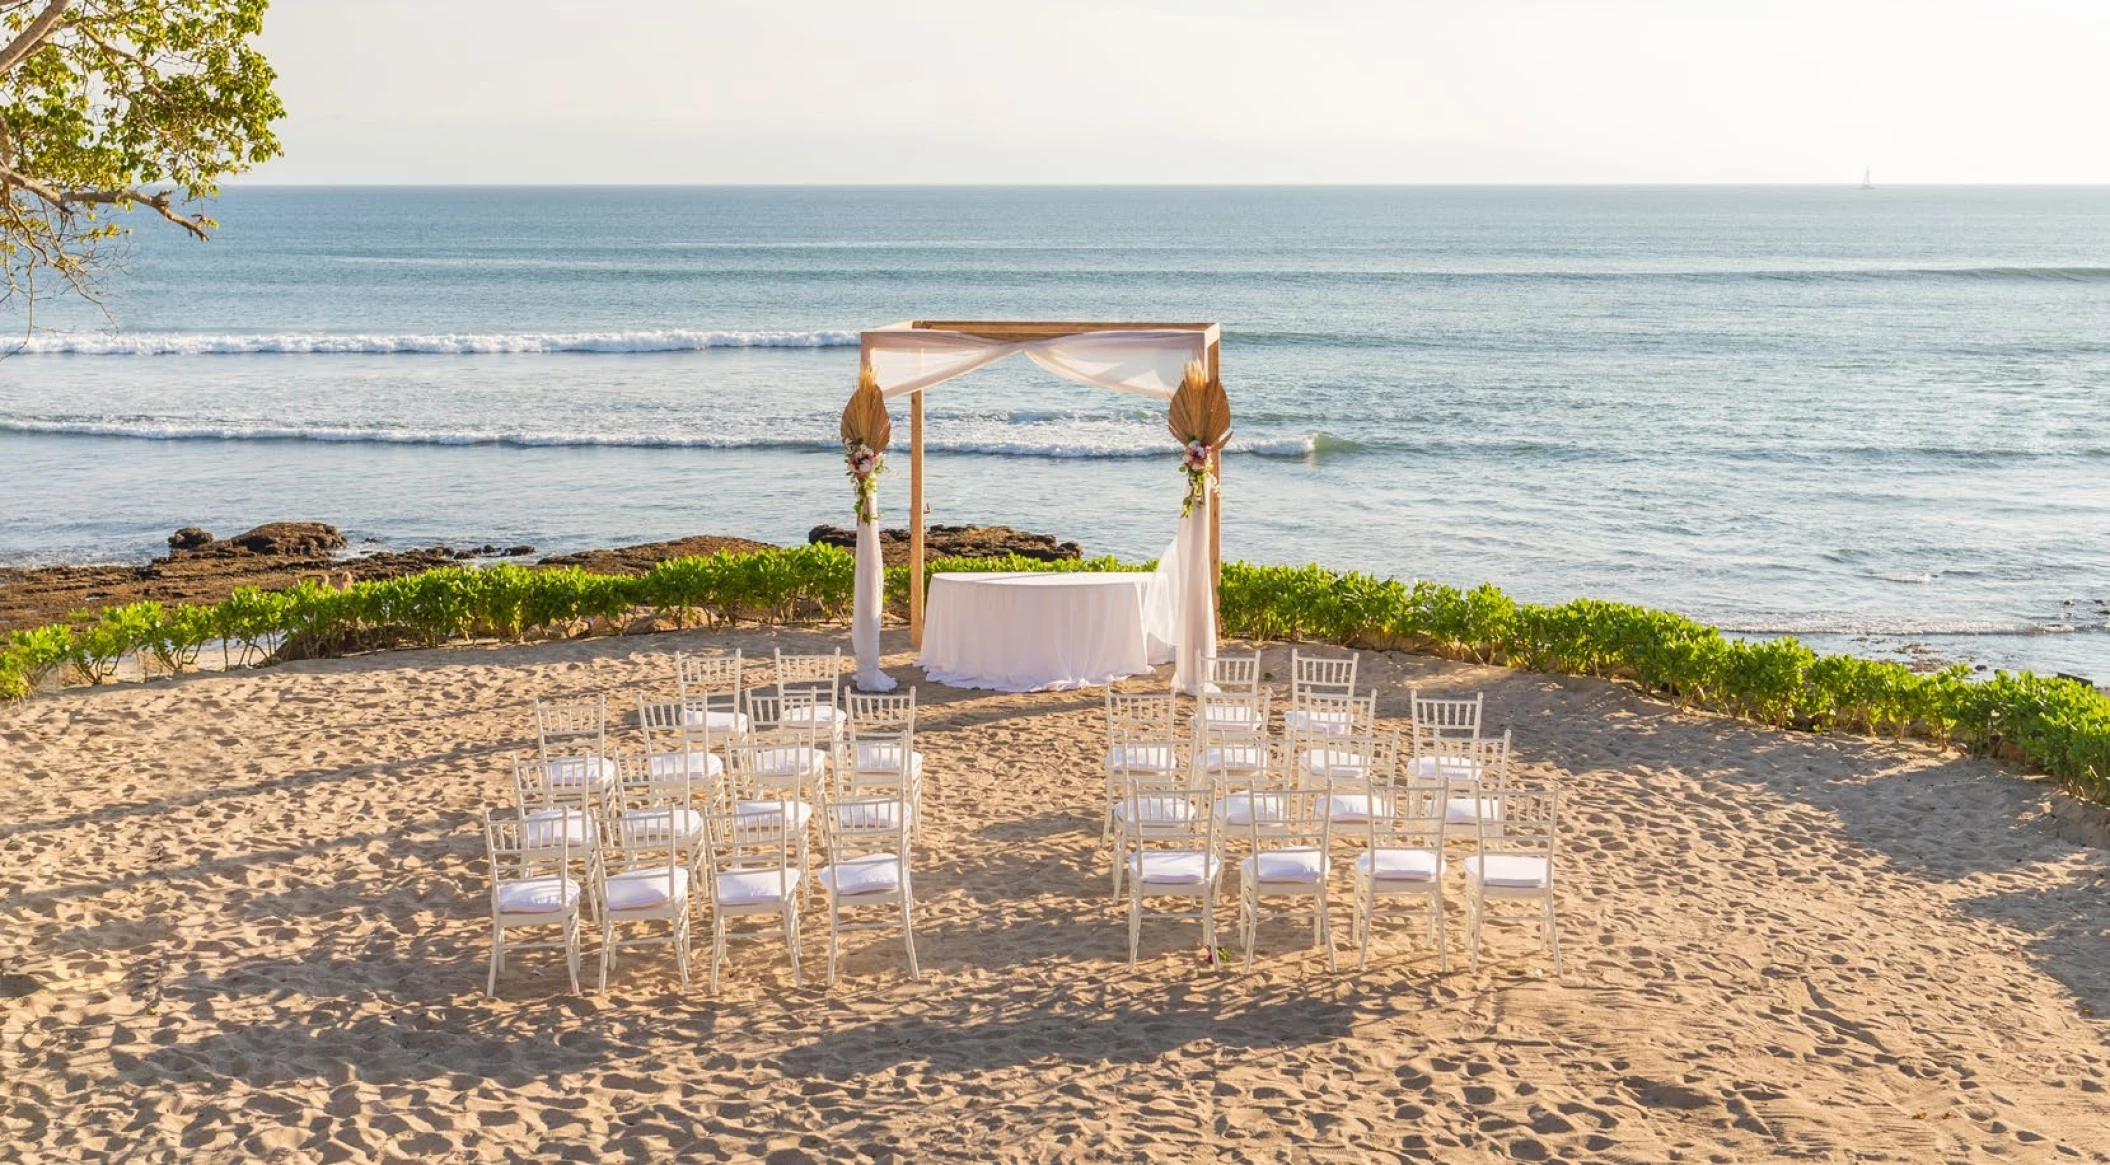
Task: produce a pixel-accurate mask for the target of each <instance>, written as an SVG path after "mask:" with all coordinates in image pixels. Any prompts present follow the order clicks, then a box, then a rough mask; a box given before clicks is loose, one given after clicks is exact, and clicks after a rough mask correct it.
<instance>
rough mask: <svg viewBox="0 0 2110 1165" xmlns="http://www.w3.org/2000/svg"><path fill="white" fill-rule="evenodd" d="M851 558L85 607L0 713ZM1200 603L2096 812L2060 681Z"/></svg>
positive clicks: (752, 589) (1459, 620) (494, 635)
mask: <svg viewBox="0 0 2110 1165" xmlns="http://www.w3.org/2000/svg"><path fill="white" fill-rule="evenodd" d="M1153 565H1154V564H1151V563H1122V562H1118V561H1116V560H1115V559H1112V558H1097V559H1089V560H1086V561H1084V562H1041V561H1038V560H1035V559H1027V558H1018V557H1008V558H982V559H941V560H938V561H934V562H931V563H929V564H928V566H927V568H926V569H927V570H928V571H929V572H931V573H935V572H937V571H941V570H942V571H1003V570H1080V569H1082V570H1148V569H1151V567H1152V566H1153ZM853 567H854V558H853V556H852V555H851V554H850V553H849V552H848V551H846V550H842V549H839V548H836V547H832V546H802V547H797V548H792V549H773V550H761V551H754V552H750V553H744V554H736V553H730V552H728V553H721V554H716V555H711V556H709V557H705V558H682V559H675V560H671V561H668V562H662V563H660V564H659V565H658V566H656V567H654V568H653V569H652V570H651V571H649V572H647V573H645V574H641V575H598V574H589V573H587V572H586V571H583V570H580V569H578V568H576V567H574V568H567V569H561V570H530V569H527V568H525V567H521V566H515V565H510V564H506V565H498V566H490V567H483V568H477V567H442V568H440V569H437V570H432V571H427V572H425V573H423V574H416V575H407V576H405V577H402V578H395V579H387V580H383V581H377V582H360V583H354V584H352V585H351V586H349V587H346V588H343V589H337V588H333V587H327V586H324V585H322V584H320V583H314V582H309V583H303V584H302V585H300V586H298V587H295V588H293V589H291V590H285V591H261V590H257V589H255V588H245V589H243V590H239V591H236V592H235V593H234V594H233V595H232V596H231V597H229V598H228V599H227V600H226V601H224V602H221V603H218V604H215V605H213V606H210V607H197V606H163V605H162V604H160V603H152V602H147V603H133V604H129V605H126V606H121V607H108V608H104V609H102V610H101V611H97V612H82V613H80V614H79V615H78V616H77V617H76V618H75V620H74V621H73V622H72V623H71V624H64V625H53V626H47V627H38V628H34V629H29V630H22V631H17V632H15V633H13V634H12V635H11V636H9V637H8V639H7V640H6V641H5V647H4V649H0V701H12V700H20V699H23V698H26V697H27V696H28V695H29V694H30V693H31V692H33V691H35V690H37V689H38V688H40V687H41V686H43V685H44V684H45V683H47V682H49V681H50V680H53V679H63V678H68V677H70V678H74V679H77V680H80V681H84V682H87V683H103V682H106V681H108V680H110V679H111V678H113V677H114V676H115V674H116V671H117V668H118V665H119V663H120V662H121V661H122V660H123V659H125V658H126V657H128V656H136V657H138V658H139V659H141V660H142V661H146V660H152V661H153V662H154V664H155V665H156V666H157V667H158V668H159V669H160V670H162V671H164V672H169V673H176V672H181V671H184V670H187V669H189V668H192V667H195V666H196V664H197V660H198V657H199V655H200V653H201V652H203V651H206V650H208V649H212V648H213V647H214V645H217V649H218V650H219V651H220V652H221V653H222V654H223V656H224V657H225V660H226V661H227V662H232V661H233V660H234V659H235V658H236V653H237V652H239V655H240V658H242V659H245V660H246V659H252V658H255V659H261V660H263V661H266V662H269V661H275V660H286V659H303V658H317V657H324V656H334V655H342V654H346V653H349V652H354V651H366V650H373V649H376V648H382V647H391V646H401V645H406V644H410V645H422V646H437V645H439V644H442V643H446V642H449V641H453V640H462V639H479V638H480V639H500V640H516V641H517V640H520V639H524V638H527V637H529V636H543V637H546V636H551V635H566V634H584V633H591V632H594V631H597V630H607V631H615V632H618V633H619V632H621V631H622V630H623V629H624V628H625V626H626V625H627V624H628V621H629V620H631V619H632V618H633V617H635V616H636V615H637V614H638V613H639V612H646V613H649V614H650V615H651V616H653V617H654V618H655V619H656V621H658V622H660V623H661V624H662V625H663V624H664V623H667V622H671V623H673V624H674V625H677V626H710V625H715V624H723V623H728V622H733V621H740V620H745V621H755V622H765V623H792V622H809V621H819V620H835V619H843V618H846V617H847V616H848V614H849V610H850V595H851V587H852V575H853V573H854V571H853ZM886 589H887V600H888V602H889V604H890V605H891V606H893V607H895V608H896V609H899V608H902V607H903V606H905V604H906V603H907V592H908V573H907V568H906V567H892V568H889V569H888V571H887V579H886ZM1218 607H1219V611H1220V613H1221V615H1222V618H1223V629H1224V633H1225V634H1227V635H1230V636H1235V637H1237V638H1241V639H1247V640H1305V641H1312V642H1323V643H1334V644H1339V645H1341V646H1344V647H1359V648H1372V649H1380V650H1383V649H1400V650H1408V651H1418V652H1423V653H1427V654H1431V655H1439V656H1444V657H1447V658H1451V659H1465V660H1474V661H1477V662H1481V663H1499V664H1503V665H1506V666H1509V667H1516V668H1522V669H1526V670H1530V671H1540V672H1558V673H1566V674H1570V675H1588V676H1601V677H1604V678H1608V679H1616V680H1624V681H1628V682H1631V683H1633V684H1636V685H1638V686H1639V687H1640V688H1641V689H1642V690H1643V691H1645V692H1649V693H1653V694H1657V695H1662V696H1666V697H1668V698H1670V699H1671V700H1673V701H1676V702H1677V703H1679V704H1681V705H1684V706H1688V707H1694V708H1704V709H1709V710H1712V711H1716V712H1723V713H1727V714H1729V715H1733V716H1738V717H1742V718H1744V719H1748V720H1755V721H1758V722H1759V723H1763V724H1770V725H1775V726H1777V727H1783V728H1799V729H1805V730H1809V731H1816V732H1830V731H1839V732H1857V733H1867V734H1876V735H1890V736H1895V737H1905V736H1917V737H1922V738H1926V739H1929V740H1932V741H1934V742H1936V743H1938V744H1944V745H1950V746H1954V747H1958V748H1962V749H1965V750H1967V751H1971V752H1975V753H1980V754H1995V755H2003V756H2008V757H2012V758H2014V759H2018V760H2020V761H2022V762H2023V763H2024V764H2025V765H2028V766H2030V767H2033V768H2036V769H2040V770H2042V771H2043V772H2045V773H2047V774H2049V775H2050V776H2052V777H2053V778H2054V779H2055V780H2056V781H2057V782H2058V783H2059V784H2060V785H2061V786H2062V787H2064V788H2065V789H2067V790H2068V791H2070V792H2072V793H2074V794H2076V795H2078V796H2081V797H2084V798H2086V799H2088V800H2091V801H2094V802H2097V803H2099V804H2105V805H2110V696H2105V695H2104V694H2103V693H2102V692H2099V691H2097V690H2096V689H2094V688H2092V687H2090V686H2088V685H2087V684H2084V683H2079V682H2076V681H2073V680H2068V679H2059V678H2046V677H2043V676H2038V675H2033V674H2031V673H2028V672H2022V673H2014V674H2011V673H2007V672H1998V673H1995V674H1994V676H1993V678H1992V679H1990V680H1985V681H1982V682H1974V681H1973V680H1971V679H1970V678H1969V672H1968V669H1966V668H1964V667H1963V666H1961V665H1958V666H1955V667H1950V668H1947V669H1944V670H1941V671H1936V672H1931V673H1919V672H1914V671H1912V670H1911V669H1910V668H1907V667H1905V666H1904V665H1902V664H1897V663H1888V662H1882V661H1877V660H1866V659H1856V658H1853V657H1851V656H1841V655H1827V656H1819V655H1818V654H1816V653H1815V652H1813V651H1811V650H1810V649H1809V648H1807V647H1804V646H1803V645H1802V644H1800V643H1798V642H1796V641H1795V640H1793V639H1773V640H1767V641H1763V642H1750V641H1743V640H1735V639H1729V638H1726V637H1725V636H1723V635H1722V633H1721V632H1720V631H1718V630H1716V629H1715V628H1713V627H1709V626H1706V625H1705V624H1702V623H1698V622H1695V621H1693V620H1691V619H1687V618H1685V617H1683V616H1680V615H1672V614H1668V613H1665V612H1662V611H1653V610H1649V609H1648V608H1646V607H1637V606H1633V605H1631V604H1626V603H1608V602H1601V601H1599V600H1596V599H1575V600H1571V601H1569V602H1566V603H1559V604H1555V605H1550V606H1546V605H1539V604H1535V603H1520V602H1517V601H1516V600H1515V599H1513V598H1511V597H1510V596H1509V595H1507V594H1505V593H1503V592H1502V591H1501V590H1499V589H1497V588H1495V587H1494V586H1491V585H1484V586H1479V587H1475V588H1473V589H1472V590H1466V591H1461V590H1459V589H1458V588H1456V587H1450V586H1444V585H1441V584H1438V583H1432V582H1414V583H1404V582H1400V581H1399V580H1397V579H1379V578H1374V577H1372V576H1369V575H1364V574H1357V573H1353V572H1348V573H1342V572H1337V571H1332V570H1327V569H1326V568H1324V567H1320V566H1303V567H1289V566H1255V565H1252V564H1250V563H1241V562H1227V563H1225V564H1224V567H1223V587H1222V593H1221V594H1220V595H1219V596H1218Z"/></svg>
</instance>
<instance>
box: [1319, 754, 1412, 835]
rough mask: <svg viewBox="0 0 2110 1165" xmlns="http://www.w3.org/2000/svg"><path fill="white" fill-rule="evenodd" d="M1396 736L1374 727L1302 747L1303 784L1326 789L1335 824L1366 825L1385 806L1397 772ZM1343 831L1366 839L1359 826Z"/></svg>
mask: <svg viewBox="0 0 2110 1165" xmlns="http://www.w3.org/2000/svg"><path fill="white" fill-rule="evenodd" d="M1396 752H1397V744H1396V737H1394V736H1387V735H1379V734H1378V733H1376V732H1368V733H1364V734H1360V735H1355V736H1328V737H1324V738H1322V741H1321V742H1320V743H1318V744H1316V745H1314V746H1313V747H1311V748H1306V749H1303V750H1302V751H1300V752H1298V753H1297V774H1296V779H1297V786H1298V787H1299V788H1306V789H1324V790H1325V791H1326V792H1327V801H1326V812H1327V815H1328V817H1329V818H1330V819H1331V820H1332V821H1333V823H1334V824H1335V825H1337V826H1338V825H1357V826H1359V825H1363V824H1365V823H1367V822H1368V821H1369V820H1370V818H1371V817H1372V816H1374V815H1376V814H1379V813H1382V812H1383V811H1384V801H1385V798H1386V796H1387V795H1388V794H1389V791H1390V790H1391V787H1392V783H1393V781H1394V780H1395V779H1396V778H1397V775H1398V774H1397V766H1396V764H1395V762H1394V756H1395V753H1396ZM1342 836H1344V837H1347V838H1351V839H1354V840H1358V841H1359V840H1361V837H1360V835H1359V834H1358V833H1357V832H1354V831H1351V832H1349V833H1346V834H1343V835H1342Z"/></svg>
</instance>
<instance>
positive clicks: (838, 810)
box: [828, 797, 903, 832]
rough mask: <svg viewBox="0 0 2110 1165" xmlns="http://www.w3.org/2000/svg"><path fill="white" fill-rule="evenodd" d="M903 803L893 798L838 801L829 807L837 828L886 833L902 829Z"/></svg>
mask: <svg viewBox="0 0 2110 1165" xmlns="http://www.w3.org/2000/svg"><path fill="white" fill-rule="evenodd" d="M902 804H903V803H902V802H901V801H898V800H896V799H894V798H892V797H873V798H870V799H868V800H857V801H837V802H835V803H834V804H832V805H830V806H829V807H828V812H829V813H830V814H832V815H833V816H834V818H835V828H837V829H842V830H849V831H853V832H854V831H859V830H865V831H873V832H884V831H886V830H890V829H899V828H901V807H902Z"/></svg>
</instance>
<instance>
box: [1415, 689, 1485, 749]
mask: <svg viewBox="0 0 2110 1165" xmlns="http://www.w3.org/2000/svg"><path fill="white" fill-rule="evenodd" d="M1483 696H1484V694H1483V693H1480V692H1475V693H1473V697H1472V699H1470V700H1463V699H1448V698H1446V699H1438V698H1436V697H1433V696H1431V697H1424V696H1423V695H1422V694H1421V690H1420V689H1418V688H1409V689H1408V690H1407V704H1408V708H1409V711H1410V712H1411V713H1412V723H1413V725H1414V732H1415V735H1416V738H1417V740H1422V739H1427V740H1434V739H1437V738H1443V737H1449V738H1455V737H1461V736H1464V737H1472V736H1478V735H1480V711H1481V701H1482V699H1483Z"/></svg>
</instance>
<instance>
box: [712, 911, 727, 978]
mask: <svg viewBox="0 0 2110 1165" xmlns="http://www.w3.org/2000/svg"><path fill="white" fill-rule="evenodd" d="M724 961H725V916H724V915H723V914H720V913H718V912H717V911H715V910H713V911H712V912H711V994H713V995H716V994H718V964H720V963H722V962H724Z"/></svg>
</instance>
